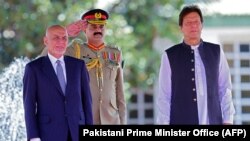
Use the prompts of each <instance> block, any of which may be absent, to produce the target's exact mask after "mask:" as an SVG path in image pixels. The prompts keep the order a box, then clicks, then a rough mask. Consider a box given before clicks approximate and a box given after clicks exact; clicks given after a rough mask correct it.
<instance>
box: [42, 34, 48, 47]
mask: <svg viewBox="0 0 250 141" xmlns="http://www.w3.org/2000/svg"><path fill="white" fill-rule="evenodd" d="M43 44H44V45H45V46H47V44H48V38H47V37H46V36H44V37H43Z"/></svg>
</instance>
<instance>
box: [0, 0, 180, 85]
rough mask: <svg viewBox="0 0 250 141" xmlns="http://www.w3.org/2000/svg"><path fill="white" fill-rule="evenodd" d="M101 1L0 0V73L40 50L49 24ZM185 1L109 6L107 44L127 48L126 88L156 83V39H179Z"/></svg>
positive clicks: (135, 0) (118, 0) (127, 1)
mask: <svg viewBox="0 0 250 141" xmlns="http://www.w3.org/2000/svg"><path fill="white" fill-rule="evenodd" d="M97 1H98V0H84V1H77V0H0V19H1V20H0V60H1V61H0V72H1V69H3V68H4V67H6V66H7V65H8V64H9V63H10V62H11V61H13V58H14V57H21V56H27V57H29V58H35V57H36V56H37V55H38V54H40V52H41V50H42V49H43V47H44V45H43V36H44V33H45V29H46V27H47V26H48V25H51V24H55V23H57V24H62V25H67V24H69V23H71V22H73V21H76V20H78V19H80V17H81V15H82V13H84V12H85V11H87V10H89V9H91V8H99V7H97V5H96V4H97ZM107 3H108V2H107ZM182 4H183V0H157V1H153V0H114V2H113V3H109V4H107V6H106V7H104V9H105V10H107V11H108V12H109V13H110V19H109V21H108V29H107V36H106V43H108V44H114V45H116V46H118V47H119V48H120V49H121V50H122V52H123V58H124V60H125V68H124V78H125V88H126V89H129V88H134V87H139V88H142V89H148V88H152V87H153V85H154V83H155V81H156V79H157V77H158V70H159V67H160V54H159V52H157V51H156V50H155V49H154V48H153V40H154V39H155V38H156V37H164V38H168V39H169V40H171V41H172V42H177V41H179V39H180V33H179V27H178V23H177V22H178V14H179V10H180V7H181V6H182ZM78 38H81V39H83V40H84V39H85V36H84V34H83V33H81V34H80V35H79V37H78ZM162 48H163V49H166V48H167V46H162Z"/></svg>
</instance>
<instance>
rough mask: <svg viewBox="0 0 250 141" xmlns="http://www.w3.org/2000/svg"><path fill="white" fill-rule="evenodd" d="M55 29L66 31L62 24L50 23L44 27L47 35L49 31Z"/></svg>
mask: <svg viewBox="0 0 250 141" xmlns="http://www.w3.org/2000/svg"><path fill="white" fill-rule="evenodd" d="M55 30H65V31H66V32H67V30H66V28H65V27H64V26H61V25H58V24H56V25H51V26H49V27H48V28H47V29H46V36H48V35H49V33H50V32H51V31H55Z"/></svg>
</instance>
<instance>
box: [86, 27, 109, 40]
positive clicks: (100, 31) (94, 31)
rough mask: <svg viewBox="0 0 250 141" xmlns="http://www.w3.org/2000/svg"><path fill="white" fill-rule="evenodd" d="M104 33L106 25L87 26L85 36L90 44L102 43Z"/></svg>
mask: <svg viewBox="0 0 250 141" xmlns="http://www.w3.org/2000/svg"><path fill="white" fill-rule="evenodd" d="M105 31H106V25H99V24H88V25H87V27H86V30H85V35H86V37H87V40H88V42H90V43H103V42H104V36H105Z"/></svg>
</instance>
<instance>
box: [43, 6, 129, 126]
mask: <svg viewBox="0 0 250 141" xmlns="http://www.w3.org/2000/svg"><path fill="white" fill-rule="evenodd" d="M108 18H109V14H108V13H107V12H106V11H104V10H102V9H92V10H90V11H87V12H86V13H85V14H83V15H82V18H81V20H79V21H76V22H74V23H72V24H70V25H68V26H67V31H68V34H69V36H73V37H74V36H77V35H78V34H79V33H80V31H83V32H84V33H85V36H86V39H87V41H86V42H85V43H81V42H78V41H74V42H73V43H72V44H71V45H70V46H69V47H68V48H67V50H66V53H65V55H69V56H74V57H76V58H79V59H83V60H84V61H85V63H86V65H87V69H88V72H89V76H90V89H91V94H92V101H93V105H92V110H93V121H94V124H126V122H127V120H126V101H125V97H124V91H123V70H122V67H121V60H122V53H121V51H120V50H119V49H118V48H116V47H113V46H110V45H107V44H106V43H105V42H104V38H105V31H106V24H107V20H108ZM45 52H46V51H45V50H44V51H43V53H42V54H43V55H44V54H45Z"/></svg>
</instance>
